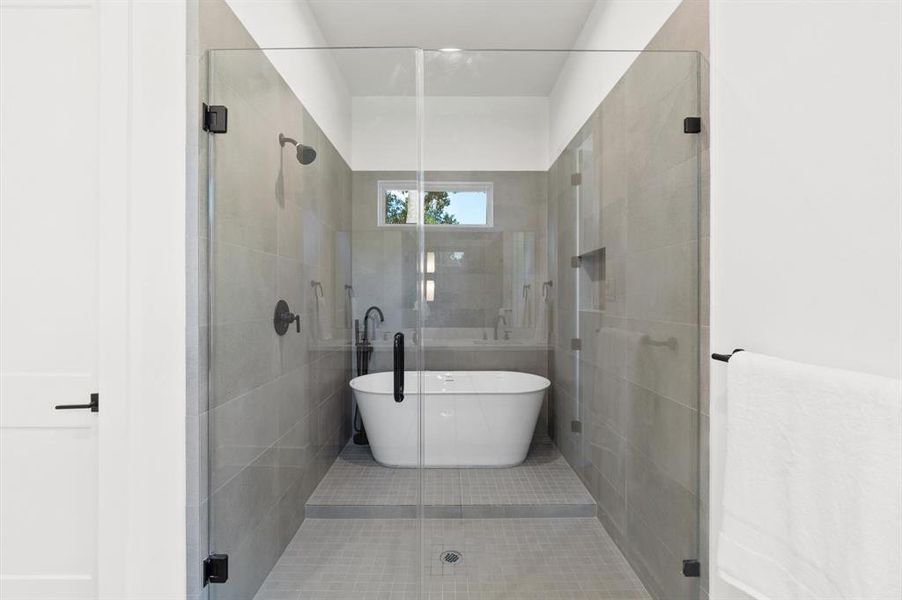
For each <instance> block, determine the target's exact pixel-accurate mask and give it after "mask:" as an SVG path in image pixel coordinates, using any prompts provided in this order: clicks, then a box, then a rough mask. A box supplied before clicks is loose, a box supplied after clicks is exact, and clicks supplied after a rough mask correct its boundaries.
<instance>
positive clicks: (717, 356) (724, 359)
mask: <svg viewBox="0 0 902 600" xmlns="http://www.w3.org/2000/svg"><path fill="white" fill-rule="evenodd" d="M737 352H745V350H743V349H742V348H736V349H735V350H733V351H732V352H730V353H729V354H717V353H716V352H715V353H714V354H712V355H711V358H713V359H714V360H719V361H720V362H730V359H731V358H733V355H734V354H736V353H737Z"/></svg>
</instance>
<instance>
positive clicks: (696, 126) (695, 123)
mask: <svg viewBox="0 0 902 600" xmlns="http://www.w3.org/2000/svg"><path fill="white" fill-rule="evenodd" d="M701 130H702V118H701V117H686V118H685V119H683V133H699V132H700V131H701Z"/></svg>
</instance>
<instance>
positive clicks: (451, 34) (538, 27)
mask: <svg viewBox="0 0 902 600" xmlns="http://www.w3.org/2000/svg"><path fill="white" fill-rule="evenodd" d="M308 3H309V5H310V8H311V10H312V11H313V14H314V16H315V17H316V20H317V24H318V25H319V29H320V31H321V32H322V34H323V37H324V38H325V42H326V44H327V45H328V46H332V47H335V46H346V47H348V46H350V47H357V46H409V47H419V48H426V49H429V48H432V49H439V48H464V49H492V48H494V49H562V50H567V49H570V48H572V47H573V45H574V42H575V41H576V38H577V36H578V35H579V33H580V31H581V30H582V27H583V25H584V23H585V22H586V19H587V17H588V15H589V13H590V12H591V10H592V8H593V7H594V6H595V0H308ZM335 59H336V62H337V63H338V65H339V68H340V69H341V71H342V74H343V75H344V77H345V80H346V81H347V83H348V87H349V89H350V92H351V94H352V95H354V96H363V95H366V96H379V95H386V96H391V95H398V94H408V93H409V91H408V90H406V89H402V88H405V87H407V86H399V85H397V84H395V83H392V82H391V81H389V80H386V78H385V77H384V73H385V72H386V71H387V70H389V69H391V68H395V69H400V70H408V69H412V68H413V54H412V53H410V54H409V55H408V54H405V53H394V54H389V53H385V52H383V53H381V54H380V53H366V52H336V53H335ZM565 59H566V54H565V53H563V52H552V53H548V52H542V53H540V52H529V53H506V54H500V53H485V52H483V53H473V52H462V53H455V54H450V53H427V56H426V66H425V70H426V81H425V88H426V93H427V94H428V95H435V96H547V95H548V94H549V92H550V91H551V88H552V87H553V86H554V82H555V81H556V80H557V77H558V74H559V72H560V69H561V66H562V65H563V63H564V61H565Z"/></svg>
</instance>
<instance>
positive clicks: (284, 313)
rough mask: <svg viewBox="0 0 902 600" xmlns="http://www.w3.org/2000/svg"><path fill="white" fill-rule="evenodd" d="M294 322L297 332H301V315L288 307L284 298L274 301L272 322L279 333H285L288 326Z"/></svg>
mask: <svg viewBox="0 0 902 600" xmlns="http://www.w3.org/2000/svg"><path fill="white" fill-rule="evenodd" d="M292 323H294V324H295V325H296V326H297V331H298V333H300V332H301V315H296V314H294V313H293V312H291V310H290V309H289V308H288V303H287V302H285V301H284V300H279V301H278V302H276V310H275V312H274V313H273V318H272V324H273V327H275V329H276V333H278V334H279V335H285V333H286V332H288V328H289V327H291V324H292Z"/></svg>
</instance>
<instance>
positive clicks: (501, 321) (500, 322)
mask: <svg viewBox="0 0 902 600" xmlns="http://www.w3.org/2000/svg"><path fill="white" fill-rule="evenodd" d="M499 325H500V326H502V327H507V319H505V318H504V311H501V310H499V311H498V319H497V320H496V321H495V339H496V340H497V339H499V338H498V326H499ZM508 336H509V334H508V332H506V331H505V332H504V339H509V337H508Z"/></svg>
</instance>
